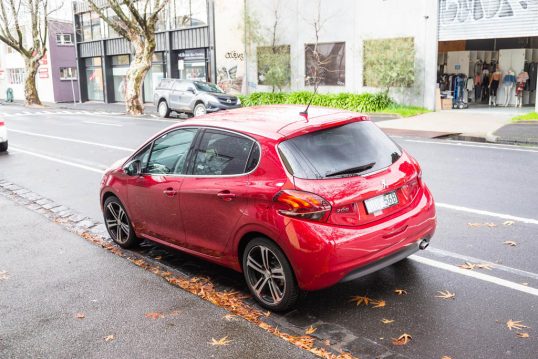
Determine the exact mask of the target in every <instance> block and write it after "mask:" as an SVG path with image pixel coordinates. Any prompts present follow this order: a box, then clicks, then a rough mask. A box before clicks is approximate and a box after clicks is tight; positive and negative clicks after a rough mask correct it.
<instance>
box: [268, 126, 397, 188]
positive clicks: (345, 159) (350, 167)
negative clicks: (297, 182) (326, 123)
mask: <svg viewBox="0 0 538 359" xmlns="http://www.w3.org/2000/svg"><path fill="white" fill-rule="evenodd" d="M278 149H279V152H280V155H281V157H282V160H283V162H284V165H285V166H286V168H287V169H288V171H289V172H290V173H291V174H292V175H293V176H295V177H298V178H304V179H323V178H338V177H349V176H358V175H364V174H367V173H370V172H374V171H378V170H380V169H383V168H385V167H388V166H390V165H391V164H392V163H394V162H396V161H397V160H398V159H399V158H400V156H401V154H402V151H401V148H400V147H399V146H398V145H397V144H396V143H394V142H393V141H392V140H391V139H390V138H389V137H388V136H387V135H385V134H384V133H383V132H382V131H381V130H380V129H379V128H378V127H377V126H376V125H374V124H373V123H372V122H370V121H359V122H352V123H349V124H346V125H343V126H338V127H332V128H329V129H325V130H321V131H316V132H312V133H308V134H306V135H302V136H299V137H295V138H292V139H289V140H287V141H284V142H282V143H281V144H280V145H279V146H278Z"/></svg>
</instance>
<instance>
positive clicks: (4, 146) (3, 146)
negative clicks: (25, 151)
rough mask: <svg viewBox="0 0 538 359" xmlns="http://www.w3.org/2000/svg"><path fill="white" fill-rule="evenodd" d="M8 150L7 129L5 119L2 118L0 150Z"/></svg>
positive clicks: (0, 124)
mask: <svg viewBox="0 0 538 359" xmlns="http://www.w3.org/2000/svg"><path fill="white" fill-rule="evenodd" d="M5 151H7V129H6V124H5V123H4V121H2V120H0V152H5Z"/></svg>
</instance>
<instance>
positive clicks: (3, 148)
mask: <svg viewBox="0 0 538 359" xmlns="http://www.w3.org/2000/svg"><path fill="white" fill-rule="evenodd" d="M7 147H8V146H7V141H6V142H2V143H0V152H6V151H7Z"/></svg>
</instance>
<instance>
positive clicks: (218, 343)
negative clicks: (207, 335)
mask: <svg viewBox="0 0 538 359" xmlns="http://www.w3.org/2000/svg"><path fill="white" fill-rule="evenodd" d="M231 342H232V341H231V340H229V339H228V336H225V337H223V338H220V339H219V340H217V339H215V338H211V342H209V344H211V345H216V346H222V345H228V344H230V343H231Z"/></svg>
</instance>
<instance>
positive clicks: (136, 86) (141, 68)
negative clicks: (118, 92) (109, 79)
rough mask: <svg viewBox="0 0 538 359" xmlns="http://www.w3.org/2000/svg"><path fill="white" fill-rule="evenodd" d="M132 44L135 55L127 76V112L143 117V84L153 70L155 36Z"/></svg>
mask: <svg viewBox="0 0 538 359" xmlns="http://www.w3.org/2000/svg"><path fill="white" fill-rule="evenodd" d="M132 44H133V46H134V48H135V55H134V59H133V61H132V62H131V66H129V70H128V71H127V74H126V75H125V110H126V111H127V113H128V114H130V115H143V114H144V96H143V94H142V84H143V83H144V78H145V77H146V74H147V73H148V71H149V69H150V68H151V60H152V57H153V53H154V52H155V36H151V38H149V37H148V38H146V39H141V38H140V39H138V40H137V41H133V42H132Z"/></svg>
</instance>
